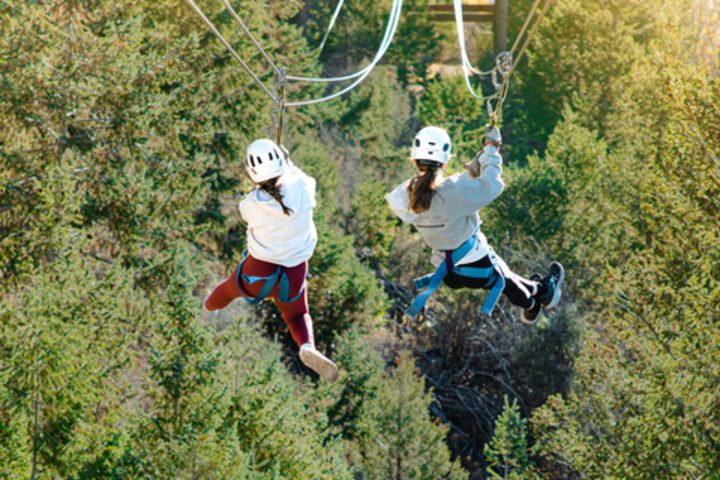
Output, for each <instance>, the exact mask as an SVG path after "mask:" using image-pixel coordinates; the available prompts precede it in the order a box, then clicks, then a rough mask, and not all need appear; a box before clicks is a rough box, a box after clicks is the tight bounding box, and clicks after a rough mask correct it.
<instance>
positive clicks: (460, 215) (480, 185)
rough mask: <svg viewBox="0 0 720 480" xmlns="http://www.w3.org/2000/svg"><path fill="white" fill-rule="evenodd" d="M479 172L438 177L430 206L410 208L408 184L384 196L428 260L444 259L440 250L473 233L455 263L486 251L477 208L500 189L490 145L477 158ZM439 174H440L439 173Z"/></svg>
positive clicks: (474, 258)
mask: <svg viewBox="0 0 720 480" xmlns="http://www.w3.org/2000/svg"><path fill="white" fill-rule="evenodd" d="M478 160H479V161H480V164H481V165H482V174H481V175H480V176H479V177H478V178H473V177H472V176H471V175H470V174H468V172H463V173H456V174H454V175H451V176H449V177H448V178H442V177H441V176H440V177H439V181H438V185H437V187H436V190H435V191H436V194H435V195H434V196H433V200H432V202H431V204H430V209H428V210H426V211H424V212H422V213H415V212H413V211H412V210H411V209H410V199H409V197H408V190H407V187H408V184H409V183H410V180H408V181H406V182H403V183H402V184H401V185H399V186H398V187H397V188H395V190H393V191H392V192H390V193H389V194H387V195H386V196H385V199H386V200H387V201H388V203H389V204H390V208H391V209H392V211H393V212H394V213H395V214H396V215H397V216H398V217H400V218H401V219H402V220H403V221H404V222H407V223H412V224H413V225H415V227H416V228H417V229H418V232H420V235H421V236H422V237H423V240H425V243H427V244H428V245H429V246H430V247H431V248H432V249H433V256H432V258H431V259H430V261H431V262H432V263H433V265H436V266H437V265H439V264H440V263H441V262H442V261H443V259H444V258H445V257H444V255H443V253H442V251H443V250H454V249H456V248H458V247H459V246H460V245H462V244H463V242H465V241H466V240H467V239H468V238H470V236H471V235H472V234H473V232H476V239H477V242H476V243H475V248H473V249H472V250H471V251H470V252H468V254H467V255H465V256H464V257H463V258H462V259H461V260H460V261H459V262H458V263H457V264H458V265H465V264H468V263H472V262H475V261H477V260H480V259H481V258H483V257H484V256H486V255H487V254H488V253H489V252H490V246H489V245H488V243H487V239H486V238H485V235H483V233H482V232H481V231H480V230H479V226H480V223H481V222H480V217H479V216H478V213H477V211H478V210H479V209H480V208H482V207H484V206H486V205H487V204H488V203H490V202H492V201H493V200H495V199H496V198H497V197H498V196H499V195H500V193H501V192H502V191H503V188H504V187H505V184H504V183H503V181H502V157H501V156H500V153H499V152H498V151H497V148H495V147H494V146H492V145H486V146H485V148H484V150H483V153H482V155H481V156H480V158H479V159H478ZM439 175H442V174H441V173H440V174H439Z"/></svg>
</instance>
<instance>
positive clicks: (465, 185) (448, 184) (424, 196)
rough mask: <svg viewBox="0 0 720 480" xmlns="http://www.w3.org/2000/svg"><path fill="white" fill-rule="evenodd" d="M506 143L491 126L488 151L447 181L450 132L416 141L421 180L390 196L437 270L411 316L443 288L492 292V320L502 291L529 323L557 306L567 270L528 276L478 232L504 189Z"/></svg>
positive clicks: (428, 133)
mask: <svg viewBox="0 0 720 480" xmlns="http://www.w3.org/2000/svg"><path fill="white" fill-rule="evenodd" d="M500 143H501V137H500V131H499V130H498V129H497V128H496V127H492V128H486V130H485V138H484V148H483V151H482V153H481V154H479V155H478V156H476V157H475V159H474V160H473V161H472V162H470V163H469V164H467V165H466V170H465V172H463V173H459V174H455V175H451V176H449V177H447V178H444V177H443V170H444V168H445V166H446V165H447V163H448V161H449V160H450V150H451V143H450V137H449V136H448V134H447V132H445V130H443V129H442V128H439V127H426V128H423V129H422V130H420V132H418V134H417V135H416V136H415V140H414V142H413V146H412V152H411V159H412V161H413V164H414V165H415V168H416V169H417V175H416V176H415V177H414V178H412V179H410V180H408V181H406V182H404V183H402V184H401V185H399V186H398V187H397V188H395V190H393V191H392V192H391V193H389V194H388V195H387V196H386V199H387V201H388V203H389V204H390V207H391V208H392V210H393V211H394V212H395V213H396V214H397V215H398V216H399V217H400V218H401V219H402V220H403V221H405V222H408V223H411V224H413V225H414V226H415V227H416V228H417V230H418V232H419V233H420V235H421V236H422V238H423V240H425V242H426V243H427V244H428V245H429V246H430V247H432V249H433V257H432V263H433V264H434V265H435V266H436V267H437V270H436V271H435V272H434V273H432V274H430V275H426V276H424V277H421V278H419V279H417V280H416V281H415V284H416V287H417V288H419V289H422V290H421V292H420V293H419V294H418V296H417V297H415V300H414V301H413V303H412V305H411V306H410V308H408V310H407V311H406V314H407V315H408V316H410V317H415V316H417V315H418V314H419V313H420V310H421V309H422V308H423V306H424V305H425V302H426V301H427V299H428V297H429V296H430V295H431V294H432V293H433V292H434V291H435V290H436V289H437V288H438V287H439V286H440V284H441V283H445V284H446V285H447V286H449V287H450V288H453V289H456V288H486V289H489V290H490V293H489V295H488V298H487V299H486V301H485V304H484V305H483V308H482V311H483V313H485V314H486V315H490V314H491V312H492V309H493V307H494V306H495V303H496V302H497V300H498V298H499V296H500V294H501V293H502V294H504V295H505V296H506V297H507V298H508V299H509V300H510V302H511V303H513V304H514V305H517V306H519V307H521V308H522V314H521V316H520V319H521V321H523V322H524V323H529V324H531V323H534V322H535V321H536V320H537V318H538V316H539V315H540V311H541V310H542V309H543V308H546V309H549V308H552V307H554V306H555V305H557V304H558V302H559V300H560V294H561V291H560V287H561V285H562V282H563V279H564V277H565V272H564V269H563V267H562V265H560V264H559V263H557V262H553V263H552V264H551V265H550V269H549V272H548V274H547V276H545V277H540V276H539V275H535V276H533V277H531V278H530V279H526V278H523V277H521V276H520V275H517V274H516V273H514V272H512V271H511V270H510V268H509V267H508V266H507V264H506V263H505V262H504V261H503V260H502V259H501V258H499V257H498V256H497V255H496V254H495V252H494V251H493V249H492V248H491V247H490V246H489V245H488V242H487V239H486V238H485V235H483V233H482V232H481V231H480V223H481V222H480V217H479V216H478V213H477V211H478V210H479V209H480V208H482V207H484V206H486V205H487V204H489V203H490V202H492V201H493V200H495V199H496V198H497V197H498V196H499V195H500V193H502V191H503V189H504V187H505V184H504V183H503V180H502V178H501V174H502V157H501V156H500V153H499V148H500Z"/></svg>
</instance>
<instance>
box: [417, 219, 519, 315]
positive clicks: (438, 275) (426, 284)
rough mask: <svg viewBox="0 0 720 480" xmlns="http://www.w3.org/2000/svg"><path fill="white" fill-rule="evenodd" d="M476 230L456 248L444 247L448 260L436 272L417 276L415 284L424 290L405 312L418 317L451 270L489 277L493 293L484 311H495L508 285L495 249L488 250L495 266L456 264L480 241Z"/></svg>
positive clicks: (488, 285) (486, 312) (478, 276)
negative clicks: (498, 262)
mask: <svg viewBox="0 0 720 480" xmlns="http://www.w3.org/2000/svg"><path fill="white" fill-rule="evenodd" d="M476 233H477V232H475V233H473V234H472V235H471V236H470V238H468V239H467V240H465V242H464V243H463V244H462V245H460V246H459V247H458V248H456V249H455V250H444V253H445V261H443V262H442V263H441V264H440V265H438V267H437V269H436V270H435V271H434V272H433V273H431V274H429V275H425V276H423V277H420V278H416V279H415V288H417V289H418V290H420V289H423V290H422V291H421V292H420V293H418V294H417V296H416V297H415V299H414V300H413V302H412V304H411V305H410V307H409V308H408V309H407V310H405V315H407V316H408V317H410V318H415V317H417V316H418V315H419V314H420V310H422V309H423V307H424V306H425V303H426V302H427V301H428V298H430V295H432V294H433V293H434V292H435V290H437V289H438V287H439V286H440V284H441V283H442V281H443V279H444V278H445V277H446V276H447V274H448V273H450V272H455V273H457V274H458V275H462V276H463V277H469V278H486V279H487V281H486V282H485V285H484V288H489V289H490V293H489V294H488V296H487V298H486V299H485V303H483V306H482V310H481V311H482V313H484V314H485V315H487V316H490V315H491V314H492V311H493V309H494V308H495V304H497V302H498V300H499V299H500V294H502V291H503V289H505V277H503V276H502V274H501V273H500V272H499V271H498V267H497V256H496V255H495V252H493V251H492V249H490V253H489V254H488V256H489V257H490V261H491V262H492V266H491V267H470V266H467V265H457V266H456V265H455V264H456V263H457V262H459V261H460V260H462V258H463V257H464V256H465V255H467V254H468V252H470V250H472V249H473V247H474V246H475V243H476V242H477V238H476V236H475V235H476Z"/></svg>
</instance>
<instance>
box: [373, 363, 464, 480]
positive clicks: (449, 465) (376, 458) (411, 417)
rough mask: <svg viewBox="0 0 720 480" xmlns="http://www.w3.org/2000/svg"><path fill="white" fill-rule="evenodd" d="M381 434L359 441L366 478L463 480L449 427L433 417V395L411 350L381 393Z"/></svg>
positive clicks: (379, 399) (378, 427) (387, 380)
mask: <svg viewBox="0 0 720 480" xmlns="http://www.w3.org/2000/svg"><path fill="white" fill-rule="evenodd" d="M377 401H378V403H379V405H380V407H379V410H380V411H379V413H378V418H377V434H376V436H375V437H374V438H370V439H367V440H366V441H364V442H363V443H362V444H361V447H360V448H361V452H362V456H363V460H362V471H363V473H364V474H365V475H367V477H368V478H372V479H381V478H393V479H405V478H419V479H427V480H430V479H437V478H448V479H450V478H452V479H460V478H465V476H466V475H467V473H466V472H465V471H464V470H463V469H462V467H461V466H460V464H459V462H458V461H457V460H456V461H452V460H451V459H450V452H449V451H448V448H447V445H446V444H445V435H446V433H447V428H445V427H444V426H442V425H438V424H437V423H436V422H434V421H433V420H431V419H430V416H429V407H430V403H431V401H432V394H431V393H430V392H426V391H425V386H424V385H423V381H422V379H420V378H418V375H417V372H416V370H415V362H414V361H413V360H412V357H411V356H410V355H409V354H408V353H403V354H402V355H401V356H400V358H399V365H398V366H397V369H396V370H395V371H393V372H392V374H390V375H388V376H387V379H386V381H385V383H384V385H383V388H381V389H380V391H379V392H378V399H377Z"/></svg>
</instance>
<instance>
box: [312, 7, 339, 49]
mask: <svg viewBox="0 0 720 480" xmlns="http://www.w3.org/2000/svg"><path fill="white" fill-rule="evenodd" d="M343 3H345V0H340V1H339V2H338V4H337V7H335V11H334V12H333V16H332V18H331V19H330V25H328V29H327V32H325V35H324V36H323V39H322V41H321V42H320V46H318V48H317V52H318V54H320V53H321V52H322V51H323V48H325V42H327V40H328V37H329V36H330V32H331V31H332V29H333V27H334V26H335V20H337V17H338V15H340V10H341V9H342V6H343Z"/></svg>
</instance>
